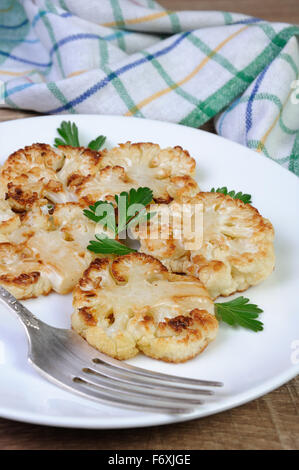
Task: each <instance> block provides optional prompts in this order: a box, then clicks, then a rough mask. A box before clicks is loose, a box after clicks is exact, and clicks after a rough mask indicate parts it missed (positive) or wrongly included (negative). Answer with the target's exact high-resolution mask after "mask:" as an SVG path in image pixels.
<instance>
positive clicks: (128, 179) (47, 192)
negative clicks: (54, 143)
mask: <svg viewBox="0 0 299 470" xmlns="http://www.w3.org/2000/svg"><path fill="white" fill-rule="evenodd" d="M194 170H195V161H194V159H193V158H191V157H190V155H189V154H188V152H186V151H185V150H183V149H181V147H174V148H167V149H161V148H160V147H159V145H156V144H150V143H137V144H131V143H130V142H127V143H126V144H120V146H119V147H116V148H114V149H112V150H104V151H103V152H96V151H94V150H91V149H88V148H83V147H71V146H67V145H66V146H60V147H58V148H57V149H54V148H52V147H51V146H50V145H47V144H33V145H31V146H28V147H25V148H24V149H20V150H18V151H17V152H14V153H13V154H12V155H10V156H9V157H8V159H7V160H6V162H5V163H4V165H3V167H2V169H1V176H0V183H1V192H0V196H1V197H2V198H3V199H4V198H5V199H7V200H8V202H9V204H10V206H11V207H12V208H13V209H14V210H15V211H19V212H23V211H28V210H31V208H32V207H33V206H34V205H35V204H36V203H39V204H41V202H42V201H44V202H45V203H46V202H48V201H50V202H53V203H65V202H80V203H81V204H82V205H87V204H94V203H95V202H96V201H97V200H100V199H101V200H103V199H107V200H112V199H113V198H114V196H115V194H120V193H121V192H122V191H129V190H130V189H131V188H138V187H139V186H148V187H149V188H151V189H152V190H153V193H154V198H155V200H157V201H159V202H170V201H171V200H172V199H173V198H175V197H179V196H182V195H188V196H191V195H193V194H196V193H197V192H198V186H197V183H196V182H195V181H194V180H193V178H191V175H192V174H193V173H194Z"/></svg>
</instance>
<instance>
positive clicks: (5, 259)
mask: <svg viewBox="0 0 299 470" xmlns="http://www.w3.org/2000/svg"><path fill="white" fill-rule="evenodd" d="M0 284H1V285H2V286H3V287H5V288H6V289H7V290H9V292H11V293H12V294H13V295H14V296H15V297H16V298H17V299H30V298H32V297H37V296H39V295H46V294H48V293H49V292H50V291H51V290H52V287H51V283H50V281H49V279H48V278H47V277H46V276H45V275H44V273H43V266H42V263H41V262H40V261H39V260H37V259H36V257H35V256H34V254H33V252H32V251H31V250H30V249H29V248H28V247H27V246H26V245H25V244H18V245H17V244H13V243H8V242H7V243H0Z"/></svg>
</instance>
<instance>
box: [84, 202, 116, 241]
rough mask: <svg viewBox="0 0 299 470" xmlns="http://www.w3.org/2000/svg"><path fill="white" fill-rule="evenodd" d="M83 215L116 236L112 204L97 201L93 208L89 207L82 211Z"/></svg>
mask: <svg viewBox="0 0 299 470" xmlns="http://www.w3.org/2000/svg"><path fill="white" fill-rule="evenodd" d="M83 214H84V215H85V216H86V217H88V218H89V219H90V220H93V221H94V222H96V223H100V224H102V225H103V227H104V228H108V229H109V230H111V231H112V232H113V233H114V234H116V222H115V212H114V207H113V204H112V202H108V201H97V202H96V203H95V204H94V205H93V206H89V210H88V209H84V210H83Z"/></svg>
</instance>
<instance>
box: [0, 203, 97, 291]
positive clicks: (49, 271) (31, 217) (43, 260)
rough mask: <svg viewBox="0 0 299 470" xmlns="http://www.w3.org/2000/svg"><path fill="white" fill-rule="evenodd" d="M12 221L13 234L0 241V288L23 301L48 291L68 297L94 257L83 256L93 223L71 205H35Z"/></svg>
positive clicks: (88, 253) (75, 204)
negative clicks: (0, 255)
mask: <svg viewBox="0 0 299 470" xmlns="http://www.w3.org/2000/svg"><path fill="white" fill-rule="evenodd" d="M17 218H18V223H19V225H18V227H17V228H16V230H14V231H12V232H11V233H7V234H6V235H5V236H4V235H3V236H2V237H1V238H0V242H2V243H0V245H1V247H2V248H1V250H2V261H1V262H0V270H1V271H0V272H1V274H3V275H2V276H1V277H0V284H3V285H4V286H6V287H7V289H8V290H9V291H11V292H12V293H13V294H14V295H16V296H17V298H23V299H24V298H30V297H36V296H37V295H42V294H47V293H48V292H50V291H51V290H54V291H55V292H58V293H59V294H66V293H68V292H70V291H72V289H73V288H74V286H75V285H76V283H77V282H78V280H79V279H80V277H81V276H82V273H83V272H84V270H85V269H86V268H87V267H88V266H89V264H90V262H91V261H92V259H93V258H94V257H95V255H94V254H93V253H92V252H90V251H89V250H87V245H88V242H89V241H90V240H92V239H93V238H94V235H95V233H96V231H97V225H96V224H95V222H93V221H91V220H89V219H88V218H87V217H85V216H84V214H83V211H82V207H80V206H79V204H78V203H71V202H70V203H66V204H57V205H55V206H54V205H49V204H47V205H42V206H39V205H38V204H35V205H33V206H32V209H31V210H30V211H28V212H26V213H25V214H22V216H19V215H17ZM0 235H1V231H0ZM6 251H7V253H6ZM32 273H33V274H32ZM29 275H30V276H29ZM20 280H21V281H22V282H21V281H20ZM25 281H26V282H25ZM11 287H12V288H13V291H12V289H11Z"/></svg>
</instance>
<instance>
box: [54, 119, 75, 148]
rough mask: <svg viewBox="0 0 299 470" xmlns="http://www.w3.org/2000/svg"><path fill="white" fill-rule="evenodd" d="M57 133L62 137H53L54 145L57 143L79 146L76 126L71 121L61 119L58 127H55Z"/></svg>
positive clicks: (56, 145)
mask: <svg viewBox="0 0 299 470" xmlns="http://www.w3.org/2000/svg"><path fill="white" fill-rule="evenodd" d="M57 132H58V134H59V135H60V136H61V137H62V139H59V138H56V139H55V147H58V146H59V145H71V146H72V147H80V143H79V135H78V127H77V126H76V124H75V123H74V122H73V123H71V122H70V121H62V123H61V125H60V127H59V128H58V129H57Z"/></svg>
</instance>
